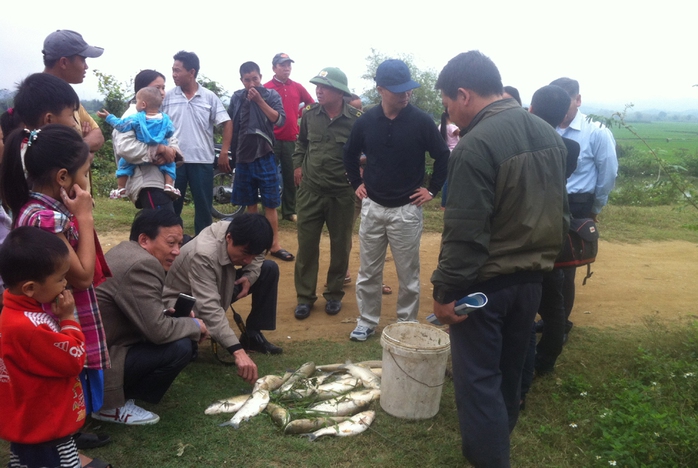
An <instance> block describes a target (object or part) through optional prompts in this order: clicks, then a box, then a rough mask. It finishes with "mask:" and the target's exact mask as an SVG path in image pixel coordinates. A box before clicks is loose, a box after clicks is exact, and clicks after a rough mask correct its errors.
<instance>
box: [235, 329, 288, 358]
mask: <svg viewBox="0 0 698 468" xmlns="http://www.w3.org/2000/svg"><path fill="white" fill-rule="evenodd" d="M240 344H241V345H242V348H243V349H244V350H245V351H256V352H258V353H263V354H281V353H282V352H283V349H281V348H279V347H278V346H276V345H274V344H272V343H269V342H268V341H267V339H266V338H265V337H264V335H262V332H257V333H256V334H255V335H254V336H249V335H247V333H243V334H242V335H240Z"/></svg>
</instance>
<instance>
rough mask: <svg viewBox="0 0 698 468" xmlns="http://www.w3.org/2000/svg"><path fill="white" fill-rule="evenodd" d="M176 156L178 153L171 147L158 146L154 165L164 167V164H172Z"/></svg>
mask: <svg viewBox="0 0 698 468" xmlns="http://www.w3.org/2000/svg"><path fill="white" fill-rule="evenodd" d="M176 156H177V151H176V150H175V149H174V148H172V147H171V146H165V145H158V149H157V153H156V156H155V161H153V163H154V164H155V165H156V166H162V165H163V164H167V163H172V162H174V160H175V157H176Z"/></svg>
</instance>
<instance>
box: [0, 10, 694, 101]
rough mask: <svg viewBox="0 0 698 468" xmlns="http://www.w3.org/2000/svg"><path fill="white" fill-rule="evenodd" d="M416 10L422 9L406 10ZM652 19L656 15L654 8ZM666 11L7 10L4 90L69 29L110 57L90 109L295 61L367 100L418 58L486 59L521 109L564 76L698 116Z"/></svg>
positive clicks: (689, 16)
mask: <svg viewBox="0 0 698 468" xmlns="http://www.w3.org/2000/svg"><path fill="white" fill-rule="evenodd" d="M411 5H414V6H411ZM646 5H650V6H646ZM691 5H692V4H691V3H690V2H686V1H675V0H665V1H662V2H651V3H648V4H641V3H638V2H630V1H625V0H610V1H609V0H604V1H599V0H584V1H577V2H567V3H565V2H560V1H548V0H529V1H526V2H522V1H509V0H506V1H501V2H476V1H467V2H433V1H423V2H412V3H408V2H406V1H401V2H396V1H384V0H355V1H352V2H328V1H327V0H324V1H319V0H285V1H283V2H277V1H275V0H266V1H259V2H236V1H230V0H226V1H218V0H208V1H202V2H192V1H188V2H182V1H177V0H174V1H169V2H163V1H158V2H153V3H149V2H148V1H147V0H146V1H142V0H141V1H138V2H137V1H133V0H121V1H109V0H99V1H93V2H85V1H81V2H78V1H74V0H63V1H56V0H53V1H46V0H33V1H31V2H17V1H4V2H3V6H2V7H1V8H0V11H1V15H0V88H9V89H13V88H14V87H15V85H16V83H17V82H18V81H20V80H21V79H22V78H24V77H25V76H27V75H28V74H30V73H33V72H38V71H42V70H43V64H42V55H41V49H42V45H43V41H44V38H45V37H46V36H47V35H48V34H49V33H51V32H52V31H54V30H56V29H73V30H76V31H78V32H80V33H81V34H82V35H83V37H84V38H85V40H86V41H87V42H88V43H89V44H91V45H95V46H99V47H104V49H105V52H104V55H102V56H101V57H99V58H97V59H89V60H88V65H89V67H90V69H91V70H88V75H87V78H86V79H85V82H84V83H82V84H80V85H75V89H76V91H77V92H78V94H79V95H80V97H81V98H84V99H92V98H100V96H99V94H98V92H97V80H96V78H95V77H94V75H93V74H92V70H94V69H98V70H100V71H102V72H104V73H108V74H112V75H114V76H116V77H117V78H118V79H120V80H122V81H129V80H131V79H132V78H133V77H134V76H135V75H136V73H138V71H140V70H141V69H144V68H154V69H156V70H158V71H160V72H161V73H163V74H164V75H165V76H166V77H167V86H168V89H169V88H170V87H172V86H173V84H172V79H171V72H170V70H171V67H172V56H173V55H174V53H176V52H177V51H179V50H188V51H193V52H196V53H197V54H198V55H199V58H200V59H201V71H200V73H201V74H204V75H206V76H207V77H209V78H211V79H214V80H216V81H218V82H220V83H221V84H223V86H224V87H225V88H226V89H227V90H228V91H229V92H232V91H235V90H236V89H239V88H241V87H242V86H241V83H240V81H239V74H238V67H239V66H240V64H241V63H242V62H245V61H247V60H253V61H255V62H257V63H258V64H259V65H260V67H261V69H262V75H263V79H264V81H266V80H267V79H270V78H271V77H272V71H271V59H272V57H273V56H274V54H276V53H277V52H286V53H288V54H289V55H290V56H291V58H292V59H294V60H295V64H294V69H293V73H292V75H291V78H292V79H294V80H296V81H298V82H300V83H301V84H303V85H304V86H306V88H308V90H309V91H310V92H311V94H314V86H313V85H311V84H310V83H308V80H309V79H310V78H312V77H313V76H315V74H316V73H317V72H318V71H320V70H321V69H322V68H323V67H328V66H335V67H339V68H341V69H342V70H343V71H344V72H345V73H346V74H347V76H348V78H349V87H350V88H351V89H353V90H354V91H355V92H357V93H358V94H361V93H362V92H363V90H364V89H366V88H368V87H370V86H373V84H372V83H371V82H366V81H363V80H361V79H360V76H361V75H362V74H363V73H364V72H365V69H366V57H367V56H368V55H369V54H370V53H371V48H374V49H376V50H377V51H379V52H381V53H383V54H386V55H394V54H401V53H411V54H412V55H413V56H414V60H415V63H416V64H417V66H419V67H420V68H432V69H434V70H436V71H437V72H438V71H440V70H441V68H442V67H443V66H444V65H445V63H446V62H447V61H448V60H449V59H450V58H452V57H453V56H455V55H457V54H458V53H460V52H465V51H467V50H471V49H479V50H480V51H482V52H483V53H485V54H486V55H488V56H489V57H490V58H492V60H493V61H494V62H495V64H496V65H497V66H498V68H499V70H500V73H501V74H502V80H503V82H504V84H505V85H512V86H515V87H517V88H518V89H519V90H520V92H521V96H522V98H523V100H524V103H527V102H528V101H529V100H530V98H531V95H532V94H533V92H534V91H535V90H536V89H538V88H539V87H541V86H543V85H546V84H548V83H549V82H550V81H551V80H553V79H555V78H559V77H561V76H569V77H572V78H575V79H577V80H579V81H580V84H581V93H582V101H583V104H585V105H592V104H593V105H603V106H605V107H606V108H611V109H621V108H622V106H623V104H625V103H629V102H633V103H635V107H636V109H640V110H641V109H649V108H662V109H666V110H688V109H698V87H693V85H694V84H697V83H698V58H697V57H696V56H697V55H698V54H697V51H696V48H697V45H698V44H697V41H696V40H695V38H696V35H695V13H696V11H695V10H696V7H695V6H691Z"/></svg>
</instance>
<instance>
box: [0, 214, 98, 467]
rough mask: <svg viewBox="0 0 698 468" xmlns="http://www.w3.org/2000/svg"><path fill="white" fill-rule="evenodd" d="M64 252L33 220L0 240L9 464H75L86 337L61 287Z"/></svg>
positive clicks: (1, 366)
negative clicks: (0, 242) (46, 307)
mask: <svg viewBox="0 0 698 468" xmlns="http://www.w3.org/2000/svg"><path fill="white" fill-rule="evenodd" d="M69 258H70V257H69V255H68V247H67V246H66V245H65V243H64V242H63V241H61V239H59V238H58V237H57V236H55V235H53V234H50V233H48V232H45V231H42V230H41V229H39V228H35V227H19V228H16V229H15V230H13V231H12V232H10V234H9V235H8V236H7V238H6V239H5V242H4V243H3V245H2V247H0V276H2V279H3V281H4V283H5V285H6V287H7V289H6V290H5V292H4V295H3V298H4V302H5V306H4V308H3V311H2V314H0V438H2V439H6V440H8V441H10V442H11V444H10V451H11V454H10V464H9V465H8V466H10V467H19V466H27V467H39V466H41V467H58V466H61V467H63V466H70V467H73V466H75V467H79V466H80V460H79V458H78V451H77V448H76V446H75V442H74V441H73V438H72V437H71V435H72V434H73V433H74V432H76V431H77V430H78V429H80V427H82V425H83V423H84V422H85V399H84V396H83V392H82V386H81V384H80V378H79V375H80V371H81V370H82V367H83V365H84V364H85V348H84V340H85V337H84V335H83V334H82V330H81V329H80V324H79V323H78V322H77V321H76V320H75V318H74V315H73V314H74V310H75V302H74V300H73V295H72V294H71V292H70V291H68V290H66V289H65V286H66V280H65V275H66V273H67V272H68V269H69V268H70V262H69ZM42 303H51V312H50V313H49V312H44V310H43V309H42V306H41V304H42Z"/></svg>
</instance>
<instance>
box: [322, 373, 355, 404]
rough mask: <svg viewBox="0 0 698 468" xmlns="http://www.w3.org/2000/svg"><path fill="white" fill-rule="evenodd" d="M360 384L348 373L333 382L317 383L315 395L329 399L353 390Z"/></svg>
mask: <svg viewBox="0 0 698 468" xmlns="http://www.w3.org/2000/svg"><path fill="white" fill-rule="evenodd" d="M360 384H361V381H360V380H359V379H357V378H356V377H354V376H352V375H348V376H346V377H343V378H341V379H337V380H335V381H334V382H329V383H326V384H322V385H318V387H317V388H316V389H315V395H316V396H317V399H318V400H329V399H330V398H334V397H338V396H340V395H342V394H344V393H347V392H348V391H351V390H354V389H355V388H356V387H358V386H359V385H360Z"/></svg>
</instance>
